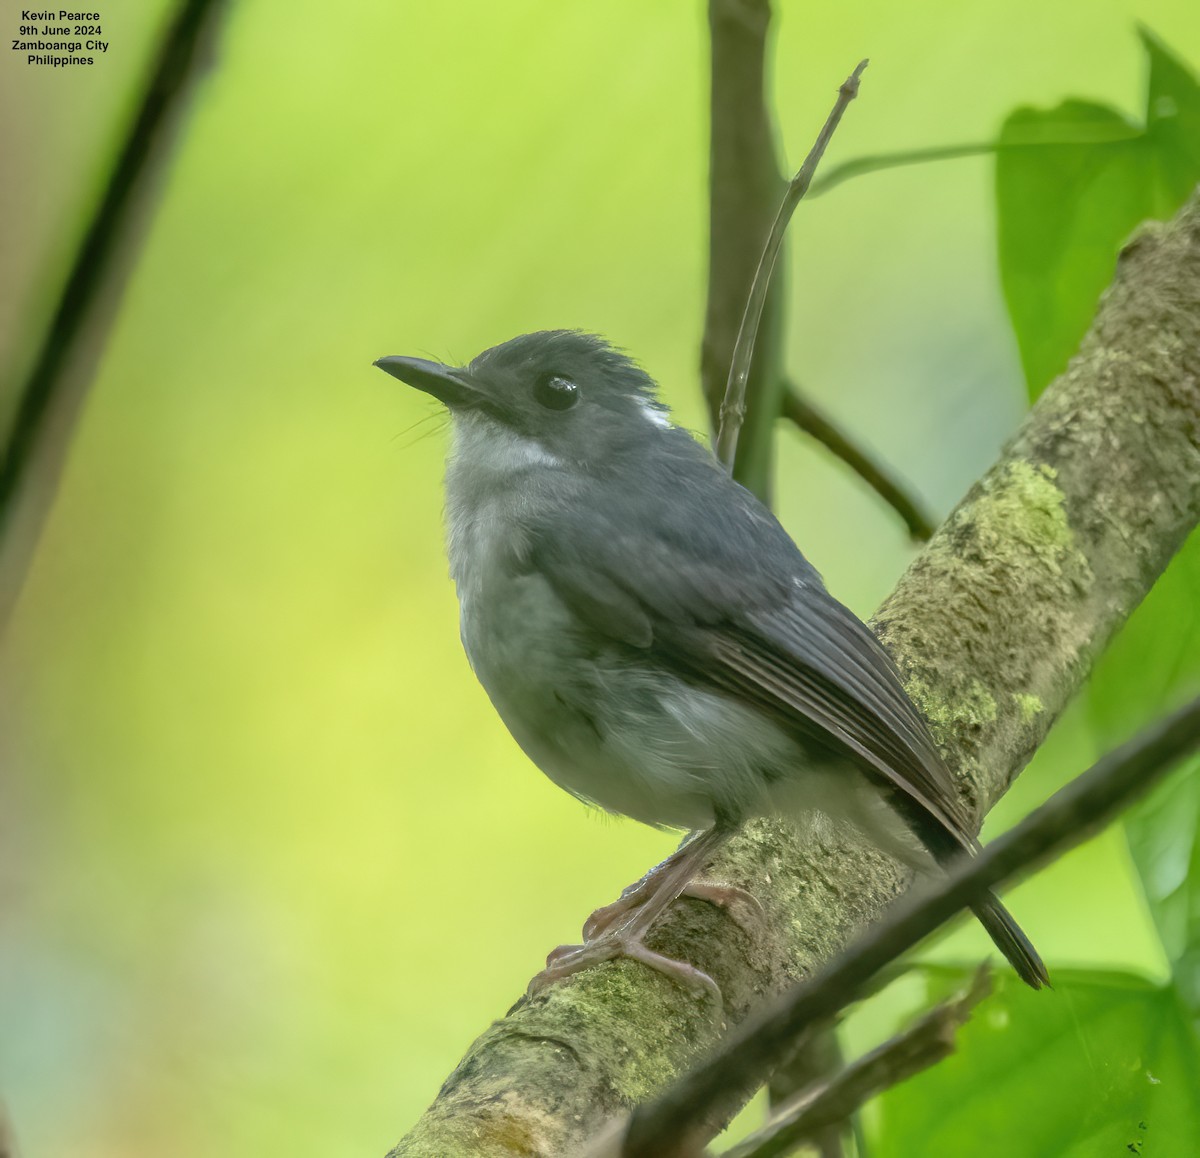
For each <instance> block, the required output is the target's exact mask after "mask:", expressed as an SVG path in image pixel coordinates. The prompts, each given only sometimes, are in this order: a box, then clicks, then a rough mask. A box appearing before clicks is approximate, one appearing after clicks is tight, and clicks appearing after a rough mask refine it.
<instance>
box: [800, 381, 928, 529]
mask: <svg viewBox="0 0 1200 1158" xmlns="http://www.w3.org/2000/svg"><path fill="white" fill-rule="evenodd" d="M783 416H784V418H786V419H787V420H788V421H789V422H791V423H793V424H794V425H795V426H797V427H798V428H799V429H800V430H803V431H804V433H805V434H808V435H810V436H811V437H812V438H815V439H816V440H817V441H818V442H819V443H821V445H822V446H824V447H825V448H826V449H827V450H829V451H830V453H832V454H835V455H837V457H838V458H840V459H841V460H842V462H844V463H845V464H846V465H847V466H848V467H849V468H850V469H851V470H852V471H854V473H855V474H857V475H858V476H859V477H860V478H861V479H862V480H863V481H864V482H865V483H866V484H867V485H868V486H869V487H871V489H872V490H874V491H875V493H876V494H877V495H879V497H880V498H881V499H883V501H884V502H885V503H887V504H888V505H889V506H890V507H892V508H893V509H894V510H895V512H896V513H897V514H898V515H899V516H900V517H901V518H902V519H903V520H904V525H905V526H906V527H907V528H908V533H909V535H910V536H912V539H913V541H914V542H917V543H924V542H928V540H929V539H930V538H932V537H933V530H934V522H933V520H932V518H930V516H929V515H928V513H927V512H926V511H925V509H924V508H923V507H922V506H921V503H920V501H919V500H918V499H916V498H915V497H913V496H912V495H910V494H909V493H908V492H907V491H906V490H905V489H904V487H903V486H902V485H901V484H900V483H899V482H898V481H897V480H896V479H895V478H894V477H893V476H892V474H891V473H890V472H889V471H888V469H887V467H885V466H884V465H883V464H882V463H878V462H876V461H875V460H874V459H872V458H871V456H870V455H869V454H867V453H866V451H864V450H863V449H862V448H861V447H859V446H856V445H855V444H854V443H853V442H851V441H850V439H849V438H848V437H847V436H846V434H845V433H844V432H843V431H842V430H841V429H840V428H839V427H838V426H837V424H836V423H834V422H833V421H832V420H831V419H829V418H827V417H826V416H825V415H824V414H822V413H821V411H819V410H818V409H817V408H816V407H815V406H813V404H812V403H811V402H809V401H808V399H807V398H805V397H804V396H803V395H802V394H801V393H800V392H799V390H797V389H796V387H795V386H794V385H793V384H792V383H790V382H789V383H788V386H787V392H786V393H785V394H784V396H783Z"/></svg>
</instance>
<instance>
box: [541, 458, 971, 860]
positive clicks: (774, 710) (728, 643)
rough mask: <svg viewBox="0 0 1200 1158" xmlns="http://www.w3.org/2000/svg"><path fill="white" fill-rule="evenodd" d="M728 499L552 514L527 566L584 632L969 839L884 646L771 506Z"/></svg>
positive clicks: (944, 773) (941, 766)
mask: <svg viewBox="0 0 1200 1158" xmlns="http://www.w3.org/2000/svg"><path fill="white" fill-rule="evenodd" d="M722 482H723V484H724V486H728V480H722ZM698 497H701V498H703V497H705V496H698ZM736 497H737V501H736V503H734V504H731V503H730V502H729V491H727V490H726V491H725V492H724V493H723V494H721V495H720V496H719V499H720V501H718V502H710V503H704V502H701V503H697V504H695V505H692V504H680V506H681V507H685V508H690V509H692V510H703V511H706V512H707V514H706V522H705V523H704V525H699V524H697V523H693V524H692V525H691V526H680V525H679V522H678V521H677V517H678V516H680V511H679V509H678V508H677V509H676V510H675V511H674V512H673V515H674V516H675V517H672V518H671V521H670V522H669V525H661V526H658V527H655V526H654V525H653V524H652V523H651V524H649V525H648V523H647V518H646V513H647V507H650V508H652V509H654V510H658V509H660V508H661V509H665V510H667V511H670V510H671V508H670V506H668V505H666V504H662V503H661V501H660V502H653V501H652V502H650V503H648V504H646V503H637V502H636V501H633V500H630V502H629V504H628V506H629V509H628V510H622V505H621V504H620V503H612V504H609V506H608V509H606V510H605V511H604V512H598V511H591V512H589V518H588V519H568V518H551V519H548V520H546V521H544V522H543V523H542V525H541V526H540V527H537V528H534V532H533V534H532V535H531V540H530V541H531V551H530V564H531V566H533V567H536V568H537V569H538V570H539V571H540V572H541V573H542V574H543V575H544V576H545V578H546V579H547V580H548V581H549V582H550V584H551V586H552V588H553V589H554V590H555V592H556V593H557V594H558V596H559V598H561V599H562V600H563V602H564V603H566V604H567V605H568V606H569V607H570V608H571V609H572V610H573V612H574V613H575V614H576V615H577V616H579V618H580V619H581V620H582V621H583V622H584V623H586V624H587V626H588V628H589V630H591V631H594V632H596V633H597V634H598V635H599V636H601V637H606V638H609V639H611V640H613V641H617V642H620V643H623V644H626V645H628V646H632V647H635V648H640V649H647V650H648V651H651V652H655V653H658V654H659V655H660V656H661V657H662V659H663V660H664V661H666V662H670V663H672V665H673V666H676V667H677V668H680V669H682V670H683V671H684V672H686V673H687V675H688V676H689V678H691V679H693V680H695V681H696V682H697V683H699V684H703V685H708V686H711V687H717V688H720V689H721V690H724V691H726V692H728V693H729V694H731V695H735V696H738V697H740V698H742V699H745V700H749V701H751V702H753V703H756V704H758V705H759V706H760V707H761V708H762V709H763V711H764V712H766V713H767V714H769V715H771V716H772V717H773V718H775V719H776V720H777V721H778V722H779V723H780V724H782V725H783V726H784V727H785V728H787V729H789V730H793V731H798V732H802V733H804V734H806V735H807V736H809V737H811V738H813V739H816V740H818V741H819V742H821V743H824V744H826V745H827V746H830V747H832V748H834V749H835V750H838V751H841V752H843V753H845V754H846V755H848V756H850V757H851V758H852V759H854V761H855V762H856V763H857V764H859V765H860V766H864V765H865V767H866V769H868V770H873V771H874V772H875V773H876V776H877V778H879V779H881V780H883V781H885V782H887V783H889V784H891V785H892V786H893V787H895V788H897V789H899V790H900V792H901V793H902V795H903V797H906V798H907V799H908V800H910V801H911V802H912V803H913V804H915V805H916V806H917V807H918V809H919V811H921V812H923V813H925V814H927V815H928V816H929V817H930V819H932V820H934V821H936V822H937V825H938V827H940V828H942V829H943V830H945V831H947V832H948V833H949V834H951V835H952V836H953V838H954V841H955V842H957V843H958V844H960V845H963V846H969V845H970V844H971V836H970V824H969V821H968V819H967V816H966V813H965V810H964V808H963V806H962V803H961V801H960V800H959V797H958V795H957V793H956V792H955V789H954V782H953V779H952V777H951V775H950V772H949V770H948V769H947V767H946V764H945V762H944V761H943V760H942V758H941V756H940V754H939V753H938V751H937V748H936V746H935V745H934V743H933V740H932V738H931V737H930V735H929V731H928V728H927V727H926V725H925V722H924V720H923V719H922V717H921V716H920V714H919V713H918V712H917V710H916V708H915V707H914V706H913V704H912V702H911V701H910V699H909V698H908V696H907V695H906V693H905V691H904V689H903V686H902V685H901V683H900V678H899V675H898V674H897V672H896V668H895V666H894V664H893V663H892V661H891V659H890V658H889V656H888V654H887V652H886V651H884V649H883V647H882V645H881V644H880V643H879V641H878V640H877V639H876V638H875V636H874V635H873V634H872V633H871V631H870V629H869V628H868V627H867V626H866V625H865V624H863V623H862V622H861V621H860V620H859V619H858V618H857V617H856V616H854V615H853V614H852V613H851V612H850V611H849V610H847V609H846V608H845V607H843V606H842V604H840V603H839V602H837V600H835V599H834V598H833V597H832V596H831V595H829V594H828V592H826V591H825V588H824V585H823V584H822V583H821V580H820V577H819V576H818V575H817V573H816V571H815V570H814V569H813V568H812V567H811V565H810V564H809V563H808V562H807V561H806V560H805V559H804V557H803V556H802V555H801V554H800V552H799V551H798V550H797V549H796V547H795V545H794V544H793V543H792V541H791V540H790V539H789V538H788V537H787V534H786V532H784V531H783V529H782V528H781V527H780V526H779V524H778V523H777V522H776V521H775V520H774V518H773V516H771V515H769V513H768V512H767V511H766V509H765V508H763V507H761V506H759V504H757V502H756V501H755V500H753V499H752V498H751V497H750V496H749V495H748V494H746V493H745V492H742V491H741V490H740V488H739V489H738V491H737V496H736ZM713 512H718V513H717V514H715V515H714V513H713ZM635 528H636V529H635Z"/></svg>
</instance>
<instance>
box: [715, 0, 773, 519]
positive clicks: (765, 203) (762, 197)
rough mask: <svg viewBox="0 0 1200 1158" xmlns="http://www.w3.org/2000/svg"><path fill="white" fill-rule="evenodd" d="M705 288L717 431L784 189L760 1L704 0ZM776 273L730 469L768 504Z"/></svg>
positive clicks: (767, 20)
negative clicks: (707, 76)
mask: <svg viewBox="0 0 1200 1158" xmlns="http://www.w3.org/2000/svg"><path fill="white" fill-rule="evenodd" d="M708 23H709V42H710V46H711V83H710V89H709V96H710V117H709V125H710V128H709V174H708V194H709V226H708V294H707V300H706V302H705V308H704V337H703V340H702V342H701V346H700V381H701V385H702V387H703V391H704V399H705V402H706V404H707V407H708V416H709V426H710V428H711V430H712V433H713V436H714V437H715V436H716V432H717V425H718V423H719V421H720V410H721V401H722V399H723V398H724V397H725V386H726V383H727V382H728V381H729V367H730V366H731V365H732V364H733V349H734V346H735V345H736V344H737V335H738V327H739V326H740V325H741V321H742V313H743V311H744V310H745V308H746V299H747V298H748V297H749V296H750V287H751V286H752V285H753V284H754V271H755V268H756V267H757V265H758V257H759V254H761V253H762V247H763V243H764V242H765V241H766V239H767V236H768V235H769V234H770V231H771V221H772V220H773V219H774V217H775V212H776V210H777V209H778V208H779V199H780V198H781V197H782V196H783V191H784V189H786V188H787V179H786V178H785V177H784V175H783V173H782V172H781V171H780V163H779V158H778V156H777V154H776V148H775V130H774V125H773V124H772V117H771V113H770V109H769V107H768V104H767V99H766V94H765V77H766V57H767V43H768V37H769V33H770V26H771V5H770V3H769V2H768V0H709V4H708ZM783 296H784V295H783V278H782V277H775V278H773V279H772V282H771V289H770V292H769V293H768V295H767V302H766V305H765V307H764V309H763V321H762V326H761V327H760V330H759V335H758V341H757V342H756V343H755V346H754V358H753V361H752V363H751V366H750V377H749V380H748V382H747V385H746V418H745V421H744V423H743V426H742V438H741V441H740V443H739V444H738V453H737V458H736V460H735V462H734V470H733V477H734V478H735V479H737V480H738V482H740V483H742V484H743V485H744V486H746V487H749V489H750V490H752V491H753V492H754V493H755V494H756V495H758V497H759V498H760V499H762V500H763V502H767V503H769V501H770V489H771V458H772V453H773V450H774V439H773V434H774V429H775V419H776V417H777V416H778V414H779V392H780V389H781V372H782V366H783Z"/></svg>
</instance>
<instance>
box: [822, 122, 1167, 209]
mask: <svg viewBox="0 0 1200 1158" xmlns="http://www.w3.org/2000/svg"><path fill="white" fill-rule="evenodd" d="M1145 135H1146V130H1145V129H1144V128H1132V127H1131V128H1130V129H1128V130H1125V131H1120V132H1116V131H1114V130H1112V129H1110V128H1108V127H1107V126H1106V127H1103V128H1100V127H1098V128H1097V129H1096V130H1095V131H1091V132H1087V131H1084V130H1083V129H1082V128H1079V129H1077V128H1076V127H1075V126H1071V129H1070V131H1068V132H1065V133H1063V135H1062V136H1061V137H1054V138H1049V137H1039V138H1038V139H1037V140H1031V141H1020V140H1009V141H980V142H976V143H975V144H967V145H934V146H931V147H929V148H925V149H905V150H903V151H900V152H896V153H873V154H871V155H870V156H866V157H855V158H854V159H853V160H850V161H843V162H842V164H840V165H835V166H834V167H833V168H832V169H830V170H829V172H827V173H826V174H824V176H822V177H819V178H818V179H817V180H815V181H814V182H813V183H812V187H811V188H810V189H809V191H808V197H809V200H810V201H811V200H812V199H813V198H814V197H823V196H824V195H825V194H826V193H828V192H830V190H832V189H836V188H837V186H839V185H841V184H844V183H845V182H846V181H849V180H851V179H852V178H854V177H863V176H865V175H866V174H868V173H882V172H885V171H886V170H888V169H903V168H906V167H908V166H909V165H924V164H928V163H929V162H930V161H955V160H958V159H959V158H960V157H982V156H991V155H992V154H995V153H1006V152H1012V151H1013V150H1016V149H1045V148H1055V149H1060V148H1062V147H1063V146H1064V145H1113V144H1124V143H1125V142H1127V141H1136V140H1138V139H1140V138H1141V137H1144V136H1145Z"/></svg>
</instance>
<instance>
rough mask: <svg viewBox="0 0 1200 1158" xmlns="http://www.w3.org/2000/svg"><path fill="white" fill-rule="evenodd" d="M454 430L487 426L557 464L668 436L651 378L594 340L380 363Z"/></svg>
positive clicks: (549, 337) (550, 340)
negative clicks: (437, 408)
mask: <svg viewBox="0 0 1200 1158" xmlns="http://www.w3.org/2000/svg"><path fill="white" fill-rule="evenodd" d="M375 365H376V366H378V367H379V368H380V369H381V370H386V371H387V372H388V373H389V374H391V375H392V376H393V377H395V378H399V379H400V381H401V382H405V383H407V384H408V385H409V386H415V387H416V388H417V389H418V390H423V391H425V393H427V394H432V395H433V397H435V398H436V399H438V401H440V402H442V403H443V404H444V405H445V406H446V407H447V408H448V409H449V411H450V413H451V415H452V416H453V417H454V418H455V420H456V422H457V421H466V422H469V423H470V424H471V425H472V426H473V427H474V426H477V425H479V424H484V425H487V424H494V425H495V426H497V427H499V428H500V430H498V431H497V433H500V431H503V432H504V433H506V434H509V435H515V436H517V437H518V438H519V439H522V440H528V441H529V442H531V443H534V444H536V445H537V446H538V447H539V448H540V449H541V450H542V451H544V452H545V454H546V455H548V456H552V457H553V458H554V459H557V460H559V461H563V462H580V463H588V462H599V461H611V459H612V458H613V456H615V455H618V454H619V453H620V452H621V451H622V450H632V449H635V448H637V447H639V446H640V445H642V444H643V443H644V442H645V441H646V440H647V439H650V438H653V437H654V436H655V435H656V434H657V435H661V434H662V432H663V431H664V430H668V429H670V428H671V421H670V417H669V416H668V413H667V411H666V408H665V407H664V406H663V405H662V404H661V403H660V402H659V401H658V397H657V394H656V391H655V385H654V381H653V379H651V378H650V376H649V375H648V374H647V373H646V372H645V371H644V370H642V369H641V368H640V367H639V366H638V365H636V364H635V363H634V362H633V361H632V360H631V359H630V358H628V357H627V356H626V355H625V354H623V353H622V352H621V351H620V350H617V349H616V348H615V347H613V346H611V345H609V343H608V342H606V341H605V340H604V339H603V338H600V337H597V336H596V335H594V334H585V333H581V332H580V331H578V330H542V331H539V332H537V333H533V334H523V335H521V336H520V337H519V338H513V339H511V340H510V341H507V342H504V343H502V344H501V345H499V346H493V347H492V348H491V349H490V350H485V351H484V352H483V353H482V354H480V355H479V356H478V357H477V358H475V359H473V360H472V361H471V362H470V363H469V364H468V365H466V366H462V367H453V366H446V365H443V364H442V363H440V362H430V361H427V360H425V359H423V358H405V357H390V358H380V359H379V360H378V361H377V362H376V363H375Z"/></svg>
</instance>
